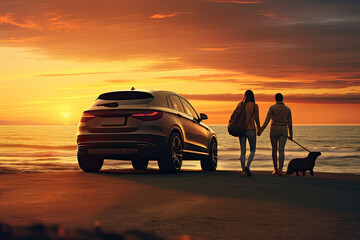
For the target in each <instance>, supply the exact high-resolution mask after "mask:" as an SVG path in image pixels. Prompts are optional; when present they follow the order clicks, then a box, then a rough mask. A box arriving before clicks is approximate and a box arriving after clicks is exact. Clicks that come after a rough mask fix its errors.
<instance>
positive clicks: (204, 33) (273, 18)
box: [0, 0, 360, 124]
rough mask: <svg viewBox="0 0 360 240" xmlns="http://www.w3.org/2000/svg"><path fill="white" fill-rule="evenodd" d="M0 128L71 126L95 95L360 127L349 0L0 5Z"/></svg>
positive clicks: (49, 0) (356, 25) (359, 41)
mask: <svg viewBox="0 0 360 240" xmlns="http://www.w3.org/2000/svg"><path fill="white" fill-rule="evenodd" d="M0 53H1V54H0V62H1V64H0V100H1V101H0V109H1V115H0V124H76V123H77V122H78V120H79V117H80V115H81V113H82V111H83V110H85V109H86V108H88V107H89V106H90V105H91V104H92V103H93V101H94V100H95V99H96V98H97V96H98V95H99V94H101V93H103V92H107V91H115V90H124V89H130V88H131V87H135V88H137V89H159V90H160V89H161V90H169V91H174V92H176V93H179V94H180V95H182V96H184V97H186V98H187V99H188V100H189V101H190V102H191V103H192V105H193V106H194V107H195V108H196V110H197V111H198V112H204V113H206V114H207V115H208V116H209V119H208V120H206V123H208V124H226V123H227V121H228V120H229V118H230V114H231V112H232V111H233V109H234V108H235V107H236V105H237V103H238V102H239V101H241V100H242V98H243V94H244V92H245V91H246V90H247V89H252V90H253V91H254V93H255V98H256V101H257V103H258V104H259V108H260V120H261V122H263V120H264V118H265V116H266V113H267V110H268V108H269V106H270V105H271V104H273V102H274V95H275V94H276V93H277V92H281V93H283V95H284V101H285V103H286V104H287V105H288V106H289V107H290V108H291V109H292V112H293V121H294V124H360V1H358V0H353V1H349V0H339V1H333V0H323V1H316V0H309V1H307V0H302V1H298V0H284V1H271V0H270V1H268V0H263V1H226V0H126V1H122V0H103V1H99V0H75V1H74V0H72V1H68V0H62V1H58V0H46V1H45V0H31V1H28V0H16V1H15V0H14V1H12V0H1V1H0Z"/></svg>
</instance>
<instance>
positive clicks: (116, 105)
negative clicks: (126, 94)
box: [97, 102, 119, 107]
mask: <svg viewBox="0 0 360 240" xmlns="http://www.w3.org/2000/svg"><path fill="white" fill-rule="evenodd" d="M97 106H104V107H118V106H119V104H118V103H117V102H112V103H103V104H98V105H97Z"/></svg>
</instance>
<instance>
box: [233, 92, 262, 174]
mask: <svg viewBox="0 0 360 240" xmlns="http://www.w3.org/2000/svg"><path fill="white" fill-rule="evenodd" d="M241 104H244V110H245V113H246V114H245V116H246V118H245V120H246V123H247V127H246V131H245V134H244V136H240V137H239V141H240V147H241V155H240V162H241V168H242V170H243V172H242V175H243V176H252V174H251V172H250V164H251V162H252V160H253V159H254V156H255V149H256V127H255V123H256V126H257V128H258V130H259V128H260V121H259V107H258V105H257V104H256V103H255V97H254V93H253V92H252V91H251V90H247V91H246V92H245V96H244V100H243V101H242V102H241V103H239V105H238V107H240V106H241ZM246 139H248V141H249V145H250V155H249V158H248V160H247V163H246V164H245V154H246Z"/></svg>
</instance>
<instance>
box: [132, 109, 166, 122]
mask: <svg viewBox="0 0 360 240" xmlns="http://www.w3.org/2000/svg"><path fill="white" fill-rule="evenodd" d="M131 116H132V117H134V118H137V119H140V120H143V121H153V120H158V119H160V118H161V117H162V116H163V112H158V111H146V112H139V113H134V114H131Z"/></svg>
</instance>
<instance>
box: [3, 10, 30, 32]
mask: <svg viewBox="0 0 360 240" xmlns="http://www.w3.org/2000/svg"><path fill="white" fill-rule="evenodd" d="M2 23H8V24H11V25H15V26H18V27H22V28H34V27H35V26H36V24H35V23H34V22H33V21H32V20H30V19H25V20H23V21H18V20H17V19H15V18H14V13H6V14H5V15H3V16H0V24H2Z"/></svg>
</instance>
